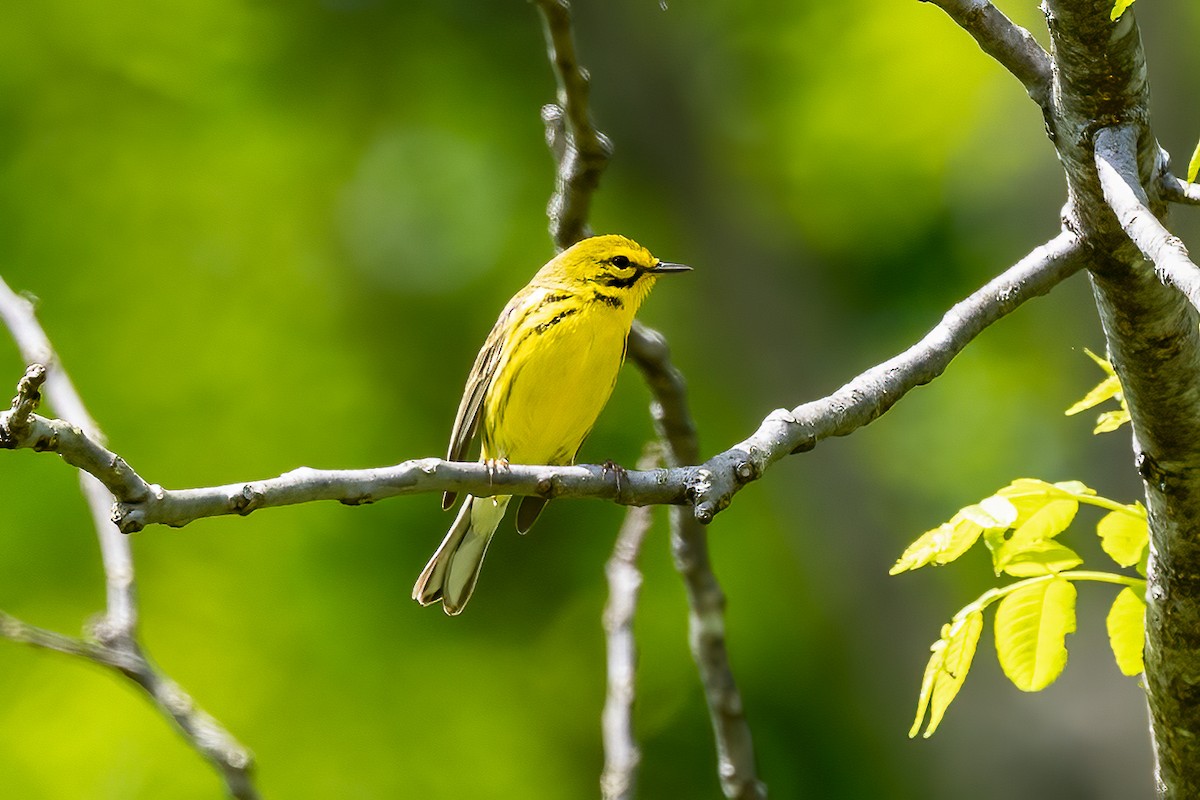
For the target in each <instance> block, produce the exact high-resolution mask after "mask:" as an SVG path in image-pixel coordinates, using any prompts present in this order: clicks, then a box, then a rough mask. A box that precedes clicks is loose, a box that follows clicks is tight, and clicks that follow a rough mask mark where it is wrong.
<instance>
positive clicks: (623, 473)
mask: <svg viewBox="0 0 1200 800" xmlns="http://www.w3.org/2000/svg"><path fill="white" fill-rule="evenodd" d="M600 472H601V473H602V474H604V475H607V474H608V473H610V472H611V473H612V474H613V480H614V481H616V484H617V497H620V496H621V481H623V480H627V479H628V478H629V472H628V471H627V470H626V469H625V468H624V467H622V466H621V465H620V464H618V463H617V462H615V461H605V462H604V463H603V464H601V465H600Z"/></svg>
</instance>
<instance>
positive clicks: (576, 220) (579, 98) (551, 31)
mask: <svg viewBox="0 0 1200 800" xmlns="http://www.w3.org/2000/svg"><path fill="white" fill-rule="evenodd" d="M537 7H538V11H539V12H541V15H542V24H543V28H544V31H545V35H546V47H547V50H548V54H549V57H550V65H551V67H553V69H554V79H555V82H556V83H557V84H558V104H557V105H547V106H545V107H543V108H542V122H543V123H545V125H546V141H547V143H548V144H549V145H550V151H551V153H552V154H553V155H554V159H555V166H556V169H555V175H554V180H555V184H554V194H553V195H551V197H550V204H549V206H548V207H547V209H546V213H547V216H549V218H550V235H551V237H552V238H553V239H554V243H555V244H556V245H557V246H558V248H559V249H560V250H561V249H565V248H567V247H570V246H571V245H572V244H574V243H575V242H577V241H579V240H580V239H582V238H584V237H585V236H587V235H588V234H589V230H588V222H587V220H588V210H589V209H590V208H591V203H592V194H593V193H594V192H595V191H596V188H597V187H598V186H599V185H600V175H601V173H603V172H604V168H605V167H606V166H607V165H608V159H609V157H610V156H611V155H612V143H611V142H609V140H608V139H607V137H605V136H604V134H602V133H600V131H598V130H596V126H595V125H594V124H593V122H592V113H591V111H590V109H589V108H588V74H587V70H585V69H584V68H583V67H581V66H580V65H579V59H578V57H577V56H576V54H575V35H574V33H572V30H571V7H570V4H569V3H568V2H567V0H537Z"/></svg>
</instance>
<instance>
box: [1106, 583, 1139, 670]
mask: <svg viewBox="0 0 1200 800" xmlns="http://www.w3.org/2000/svg"><path fill="white" fill-rule="evenodd" d="M1107 624H1108V642H1109V644H1111V645H1112V651H1113V656H1115V657H1116V659H1117V668H1118V669H1120V670H1121V672H1122V673H1123V674H1125V675H1128V676H1130V677H1133V676H1134V675H1139V674H1141V673H1142V671H1144V670H1145V664H1144V663H1143V661H1142V651H1143V649H1144V647H1145V644H1146V602H1145V601H1144V600H1142V598H1141V597H1140V596H1139V595H1138V593H1137V592H1135V591H1134V590H1133V589H1131V588H1128V587H1126V588H1125V589H1122V590H1121V593H1120V594H1118V595H1117V599H1116V600H1114V601H1113V604H1112V608H1111V609H1110V610H1109V612H1108V620H1107Z"/></svg>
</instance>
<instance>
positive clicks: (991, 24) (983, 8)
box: [922, 0, 1051, 111]
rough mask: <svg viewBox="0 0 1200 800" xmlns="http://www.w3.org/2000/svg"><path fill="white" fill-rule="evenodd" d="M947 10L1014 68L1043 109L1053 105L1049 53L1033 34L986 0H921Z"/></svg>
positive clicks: (991, 52)
mask: <svg viewBox="0 0 1200 800" xmlns="http://www.w3.org/2000/svg"><path fill="white" fill-rule="evenodd" d="M922 2H928V3H933V4H934V5H936V6H938V7H939V8H941V9H942V10H943V11H945V12H946V13H947V14H948V15H949V16H950V18H951V19H953V20H954V21H955V22H957V23H958V24H959V26H960V27H962V28H963V29H964V30H965V31H966V32H967V33H969V34H971V36H972V37H974V39H975V41H976V42H978V43H979V47H980V49H982V50H983V52H985V53H987V54H988V55H989V56H991V57H992V58H994V59H996V61H998V62H1000V64H1001V66H1003V67H1004V68H1005V69H1007V70H1008V71H1009V72H1011V73H1012V74H1013V75H1014V76H1015V77H1016V79H1017V80H1019V81H1020V82H1021V83H1022V84H1023V85H1024V86H1025V90H1026V91H1027V92H1028V93H1029V96H1030V98H1032V99H1033V101H1034V102H1035V103H1037V104H1038V105H1039V106H1041V107H1042V109H1043V110H1044V111H1048V110H1049V108H1050V84H1051V76H1050V56H1049V54H1047V53H1046V51H1045V50H1044V49H1042V46H1041V45H1040V44H1038V43H1037V40H1036V39H1034V38H1033V34H1031V33H1030V32H1029V31H1027V30H1025V29H1024V28H1022V27H1021V26H1020V25H1017V24H1016V23H1014V22H1013V21H1012V20H1010V19H1009V18H1008V17H1006V16H1005V15H1004V12H1002V11H1000V10H999V9H997V8H996V7H995V6H993V5H992V4H991V3H990V2H988V1H987V0H922Z"/></svg>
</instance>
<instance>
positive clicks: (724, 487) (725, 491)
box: [22, 233, 1084, 533]
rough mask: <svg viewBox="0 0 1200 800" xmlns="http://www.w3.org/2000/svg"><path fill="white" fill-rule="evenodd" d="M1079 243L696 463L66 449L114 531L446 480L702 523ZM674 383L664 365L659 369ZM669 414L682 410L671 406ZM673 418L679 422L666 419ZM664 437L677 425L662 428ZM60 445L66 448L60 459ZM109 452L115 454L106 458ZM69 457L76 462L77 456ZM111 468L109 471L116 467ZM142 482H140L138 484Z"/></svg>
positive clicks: (949, 345)
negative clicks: (613, 467) (669, 508)
mask: <svg viewBox="0 0 1200 800" xmlns="http://www.w3.org/2000/svg"><path fill="white" fill-rule="evenodd" d="M1083 253H1084V251H1083V249H1082V248H1080V247H1079V245H1078V242H1077V240H1076V238H1075V237H1074V236H1073V235H1072V234H1069V233H1063V234H1060V235H1059V236H1058V237H1056V238H1055V239H1053V240H1051V241H1050V242H1048V243H1047V244H1045V245H1043V246H1041V247H1038V248H1036V249H1035V250H1034V251H1033V252H1032V253H1030V254H1029V255H1028V256H1026V257H1025V258H1024V259H1022V260H1021V261H1020V262H1018V263H1017V264H1016V265H1015V266H1013V267H1012V268H1010V269H1009V270H1008V271H1007V272H1005V273H1004V274H1002V275H1000V276H999V277H997V278H996V279H994V280H992V281H991V282H989V283H988V284H986V285H985V286H983V287H982V288H981V289H979V290H978V291H976V292H975V293H974V294H972V295H971V296H970V297H968V298H967V299H965V300H963V301H962V302H960V303H958V304H957V305H955V306H954V307H953V308H951V309H950V310H949V311H948V312H947V313H946V315H945V316H944V317H943V318H942V321H941V322H940V323H939V324H938V325H937V326H935V327H934V328H933V330H931V331H930V332H929V333H928V334H926V336H925V337H924V338H923V339H922V340H921V341H920V342H918V343H917V344H915V345H913V346H912V347H910V348H909V349H908V350H906V351H904V352H903V353H901V354H899V355H897V356H895V357H893V358H891V359H889V360H888V361H885V362H883V363H882V364H879V365H877V366H874V367H872V368H871V369H868V370H867V371H866V372H864V373H862V374H861V375H859V376H858V377H856V378H854V379H853V380H851V381H850V382H849V383H847V384H846V385H845V386H843V387H842V388H840V389H838V390H837V391H836V392H834V393H833V394H831V395H829V396H828V397H825V398H822V399H820V400H814V401H811V402H809V403H805V404H803V405H801V406H797V407H796V408H794V409H792V410H790V411H788V410H778V411H775V412H773V413H772V414H771V415H770V416H768V417H767V418H766V419H765V420H764V421H763V423H762V425H761V426H760V427H759V429H758V430H757V431H755V432H754V434H752V435H751V436H750V437H749V438H747V439H745V440H744V441H742V442H740V443H739V444H737V445H735V446H733V447H731V448H730V449H728V450H726V451H724V452H722V453H718V454H717V455H716V456H713V457H712V458H711V459H709V460H708V461H706V462H704V463H703V464H700V465H698V466H681V467H673V468H670V469H664V470H654V471H651V472H645V471H630V472H628V473H625V474H624V475H623V476H622V478H621V481H620V486H619V487H618V486H617V481H616V480H615V476H614V474H613V473H612V472H611V471H608V470H605V469H603V468H602V467H599V466H590V465H576V466H571V467H545V466H523V465H517V464H514V465H512V466H510V467H508V468H506V469H500V470H494V469H489V468H488V466H487V465H486V464H481V463H463V462H452V461H442V460H441V459H436V458H426V459H417V460H413V461H406V462H403V463H401V464H397V465H396V466H392V467H380V468H374V469H363V470H316V469H310V468H308V467H301V468H300V469H297V470H293V471H292V472H289V473H287V474H285V475H281V476H279V477H277V478H269V479H267V480H261V481H253V482H246V483H235V484H227V485H225V486H213V487H207V488H200V489H178V490H167V489H163V488H162V487H159V486H156V485H152V484H150V483H149V482H147V481H146V480H145V479H143V478H141V477H140V476H138V475H137V473H135V472H134V471H133V470H132V469H131V468H130V467H129V466H128V465H126V464H125V462H124V461H122V460H120V459H119V458H117V457H116V456H112V454H111V453H108V451H107V450H104V451H103V453H105V454H108V455H98V456H96V457H94V458H84V457H83V456H82V455H78V454H76V453H75V452H74V451H72V454H71V455H70V458H72V459H75V461H78V462H79V463H80V466H81V468H83V469H88V470H89V471H90V469H93V468H94V469H95V470H96V472H95V473H93V474H96V476H97V477H98V478H100V479H101V481H102V482H104V483H105V485H107V486H109V488H110V489H112V490H114V492H115V493H116V495H117V501H118V502H117V503H116V505H115V507H114V510H113V519H114V521H115V522H116V523H117V525H118V526H119V527H120V529H121V530H122V531H125V532H127V533H128V532H132V531H137V530H141V529H142V528H143V527H145V526H146V525H152V524H161V525H170V526H173V527H182V526H184V525H187V524H188V523H190V522H193V521H194V520H196V519H199V518H201V517H211V516H218V515H222V514H248V513H250V512H251V511H254V510H256V509H259V508H268V507H273V506H282V505H292V504H295V503H305V502H310V501H314V500H337V501H339V502H342V503H346V504H348V505H356V504H360V503H369V502H373V501H375V500H381V499H384V498H387V497H395V496H397V495H402V494H415V493H421V492H442V491H445V490H447V489H453V490H457V491H463V492H470V493H471V494H474V495H477V496H488V495H494V494H516V495H540V496H542V497H547V498H552V497H598V498H604V499H608V500H615V501H616V502H618V503H622V504H625V505H653V504H674V505H691V506H693V512H694V513H695V515H696V518H697V519H698V520H699V521H700V522H709V521H710V520H712V518H713V517H714V516H715V515H716V514H717V513H719V512H720V511H721V510H722V509H724V508H725V507H726V506H728V505H729V502H730V501H731V499H732V498H733V496H734V494H736V493H737V492H738V491H740V489H741V488H742V487H743V486H744V485H745V484H746V483H748V482H750V481H752V480H755V479H757V478H758V477H761V476H762V475H763V474H764V473H765V471H766V470H767V469H769V468H770V466H771V465H772V464H774V463H775V462H776V461H778V460H779V459H781V458H783V457H784V456H785V455H787V454H789V453H793V452H799V451H803V450H810V449H812V448H813V447H814V446H815V445H816V443H817V442H819V441H820V440H822V439H825V438H827V437H829V436H844V435H846V434H848V433H850V432H852V431H854V430H856V429H857V428H860V427H862V426H863V425H867V424H869V423H870V422H872V421H874V420H875V419H877V418H878V417H879V416H880V415H882V414H883V413H885V412H886V411H887V410H888V409H890V408H891V407H892V406H893V405H895V403H896V402H897V401H899V399H900V398H901V397H903V396H904V395H905V394H907V393H908V392H909V391H911V390H912V389H914V388H916V387H917V386H921V385H923V384H926V383H929V382H930V381H931V380H933V379H934V378H936V377H937V376H938V375H940V374H941V373H942V372H943V371H944V370H945V369H946V367H947V366H948V365H949V364H950V361H951V360H953V358H954V357H955V356H956V355H958V353H959V352H961V351H962V349H963V348H964V347H966V346H967V344H968V343H970V342H971V340H973V339H974V338H975V337H976V336H978V335H979V334H980V333H981V332H983V331H984V330H985V329H986V328H987V327H988V326H989V325H991V324H992V323H994V322H996V321H997V320H999V319H1001V318H1002V317H1004V316H1005V315H1006V314H1008V313H1010V312H1012V311H1013V310H1014V309H1016V308H1017V307H1018V306H1020V305H1021V304H1022V303H1024V302H1025V301H1026V300H1029V299H1031V298H1033V297H1037V296H1038V295H1041V294H1045V293H1046V292H1048V291H1049V290H1050V289H1051V288H1053V287H1054V286H1055V285H1056V284H1058V282H1059V281H1061V280H1063V279H1064V278H1066V277H1068V276H1069V275H1071V274H1072V273H1074V272H1075V271H1076V270H1078V269H1079V268H1080V267H1081V266H1082V264H1083V257H1082V256H1083ZM654 340H655V335H654V334H651V333H649V332H647V331H645V330H644V329H641V330H640V332H639V333H638V334H637V336H635V337H632V338H631V340H630V357H631V358H633V359H634V360H635V361H637V360H638V359H641V358H643V356H642V355H641V354H642V353H643V351H644V350H645V348H647V347H651V348H652V347H657V346H659V345H657V344H655V343H654ZM648 374H650V375H651V378H650V380H651V381H652V386H653V385H654V383H655V382H657V381H659V380H664V379H665V380H667V381H668V382H669V381H670V380H675V379H676V378H671V377H669V373H664V374H663V375H662V376H657V377H656V376H655V375H654V373H653V371H650V372H649V373H648ZM671 397H672V395H671V394H670V393H664V392H659V394H658V398H659V405H660V406H661V407H662V408H664V409H665V408H668V407H670V405H671V404H672V403H674V402H676V401H675V400H672V399H671ZM671 419H672V420H674V421H678V420H679V419H681V417H680V416H679V415H678V414H677V413H673V414H672V416H671ZM671 424H672V425H673V424H676V422H672V423H671ZM686 428H687V426H686V425H684V426H683V427H682V430H686ZM31 429H32V430H35V431H39V432H46V431H54V430H57V431H59V432H60V435H59V436H50V435H46V434H44V433H43V435H41V436H39V437H34V438H27V439H25V440H22V446H32V445H33V443H34V442H36V443H39V444H41V445H44V449H49V450H53V451H55V452H62V451H63V450H64V449H66V450H71V449H72V448H75V449H76V450H77V451H78V453H84V454H86V453H98V452H100V451H97V450H96V448H97V447H98V445H96V444H95V443H93V442H90V441H89V440H87V437H86V436H84V435H83V434H82V433H80V434H79V435H74V434H72V435H62V434H63V433H64V431H65V430H66V429H69V426H66V425H64V423H62V422H61V421H56V420H48V419H45V418H42V417H37V416H36V415H35V416H34V417H33V418H32V422H31ZM667 431H668V439H669V440H671V441H672V442H675V441H676V440H677V438H678V432H671V428H670V426H668V427H667ZM67 455H68V454H67V453H64V457H67ZM109 456H112V458H109ZM75 461H72V463H75ZM114 470H115V471H114ZM144 487H148V488H144Z"/></svg>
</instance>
